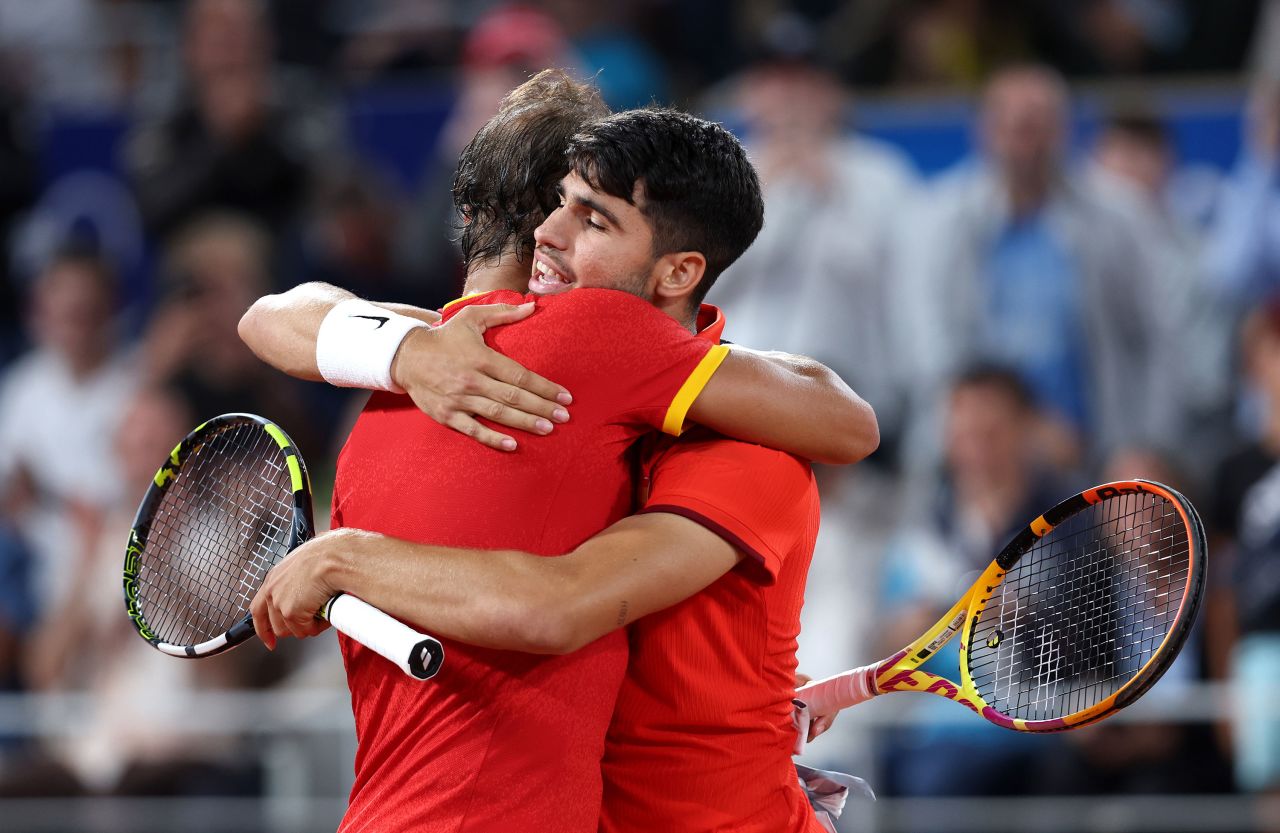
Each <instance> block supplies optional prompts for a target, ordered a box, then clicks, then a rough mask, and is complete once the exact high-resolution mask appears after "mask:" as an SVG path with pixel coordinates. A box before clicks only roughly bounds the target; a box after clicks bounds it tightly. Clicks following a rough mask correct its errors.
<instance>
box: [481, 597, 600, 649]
mask: <svg viewBox="0 0 1280 833" xmlns="http://www.w3.org/2000/svg"><path fill="white" fill-rule="evenodd" d="M497 629H498V630H500V631H501V632H502V633H503V634H504V635H503V636H502V637H501V638H500V642H501V643H502V647H504V648H508V649H510V650H516V651H523V652H525V653H527V654H571V653H573V652H574V651H576V650H578V648H581V647H582V646H583V645H585V644H586V641H584V640H582V639H581V637H580V635H579V633H578V629H577V628H576V627H575V623H574V621H573V618H572V616H571V615H570V614H569V613H568V611H566V610H565V608H564V606H563V605H557V604H555V603H552V602H549V601H547V600H532V599H529V600H525V601H524V602H520V603H516V604H513V605H510V606H509V607H508V608H507V610H506V611H505V612H504V614H503V616H502V620H501V621H500V622H499V623H498V624H497Z"/></svg>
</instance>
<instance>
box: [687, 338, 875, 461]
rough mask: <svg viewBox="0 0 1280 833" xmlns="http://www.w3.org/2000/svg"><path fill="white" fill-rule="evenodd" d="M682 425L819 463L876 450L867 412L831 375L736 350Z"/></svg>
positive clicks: (821, 368)
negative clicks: (690, 423)
mask: <svg viewBox="0 0 1280 833" xmlns="http://www.w3.org/2000/svg"><path fill="white" fill-rule="evenodd" d="M689 419H691V420H692V421H694V422H697V423H699V424H701V425H705V426H707V427H708V428H713V429H715V430H716V431H719V432H720V433H721V434H725V435H726V436H730V437H735V438H737V439H740V440H747V441H748V442H754V443H759V444H760V445H767V446H769V447H771V448H777V449H781V450H782V451H787V452H790V453H792V454H796V455H798V456H800V457H804V458H806V459H808V460H814V461H816V462H819V463H835V464H848V463H856V462H858V461H859V460H861V459H863V458H864V457H866V456H867V455H868V454H870V453H871V452H873V451H875V450H876V447H877V446H879V445H880V427H879V424H878V423H877V422H876V415H875V411H873V410H872V409H871V406H870V405H868V404H867V403H866V401H865V400H863V399H862V397H860V396H858V394H856V393H854V392H853V390H852V389H851V388H850V387H849V386H848V385H846V384H845V383H844V381H843V380H842V379H841V378H840V377H839V376H837V375H836V373H835V371H833V370H831V369H830V368H828V367H826V366H825V365H823V364H821V363H819V362H816V361H814V360H813V359H808V358H805V357H803V356H793V355H790V354H788V353H776V352H774V353H762V352H759V351H755V350H750V349H747V348H744V347H739V346H737V345H735V346H734V347H733V349H731V350H730V351H729V355H728V356H727V357H725V360H724V362H723V363H722V364H721V365H720V368H719V369H718V370H716V372H715V374H714V375H713V376H712V377H711V379H710V381H708V382H707V385H706V387H705V388H703V390H702V393H701V394H699V396H698V398H697V399H696V400H694V403H693V405H692V406H691V407H690V409H689Z"/></svg>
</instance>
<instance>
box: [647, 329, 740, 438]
mask: <svg viewBox="0 0 1280 833" xmlns="http://www.w3.org/2000/svg"><path fill="white" fill-rule="evenodd" d="M727 355H729V348H728V347H725V346H724V345H723V344H717V345H716V346H714V347H712V348H711V351H710V352H709V353H707V355H705V356H703V357H702V361H700V362H698V366H697V367H695V368H694V369H693V372H692V373H690V374H689V378H688V379H686V380H685V382H684V384H683V385H681V386H680V390H679V391H677V392H676V397H675V399H673V400H671V407H670V408H667V416H666V418H665V419H663V420H662V433H664V434H670V435H671V436H673V437H678V436H680V435H681V434H682V433H684V420H685V417H686V416H687V415H688V414H689V409H690V408H692V407H693V403H694V402H695V401H696V400H697V398H698V396H699V395H700V394H701V393H702V389H703V388H705V387H706V386H707V382H709V381H711V377H712V375H714V374H715V372H716V370H717V369H718V368H719V367H720V363H721V362H723V361H724V357H725V356H727Z"/></svg>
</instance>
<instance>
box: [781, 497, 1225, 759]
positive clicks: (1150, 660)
mask: <svg viewBox="0 0 1280 833" xmlns="http://www.w3.org/2000/svg"><path fill="white" fill-rule="evenodd" d="M1206 559H1207V555H1206V548H1205V536H1204V528H1203V525H1202V524H1201V522H1200V518H1199V516H1198V515H1197V514H1196V511H1195V508H1194V507H1193V506H1192V505H1191V503H1190V501H1188V500H1187V499H1186V498H1185V497H1183V496H1182V495H1180V494H1179V493H1177V492H1175V491H1174V490H1173V489H1170V488H1169V487H1167V486H1163V485H1161V484H1159V483H1154V482H1150V481H1146V480H1129V481H1120V482H1115V483H1107V484H1105V485H1102V486H1097V487H1095V488H1093V489H1089V490H1087V491H1084V492H1081V493H1080V494H1078V495H1075V496H1073V497H1070V498H1068V499H1067V500H1064V501H1062V502H1061V503H1059V504H1058V505H1057V506H1055V507H1053V508H1052V509H1050V510H1049V511H1047V512H1045V513H1044V514H1043V515H1041V516H1040V517H1038V518H1036V519H1035V520H1034V521H1033V522H1032V523H1031V524H1030V525H1029V526H1028V527H1026V528H1025V529H1023V530H1022V531H1021V532H1020V533H1018V534H1017V535H1016V536H1015V537H1014V539H1013V540H1012V541H1010V542H1009V544H1008V545H1007V546H1006V547H1005V548H1004V549H1003V550H1002V551H1001V552H1000V554H999V555H997V556H996V558H995V560H994V561H992V562H991V564H990V565H989V566H988V567H987V568H986V569H985V570H984V571H983V573H982V575H981V576H980V577H979V578H978V580H977V581H976V582H974V584H973V585H972V586H971V587H970V588H969V589H968V591H967V592H966V593H965V594H964V596H963V597H962V598H961V599H960V600H959V601H957V602H956V603H955V605H953V606H952V608H951V609H950V610H949V611H947V613H946V615H944V616H943V617H942V618H941V619H940V620H938V622H937V624H935V625H934V626H933V627H932V628H930V629H929V630H928V631H927V632H926V633H925V634H924V635H922V636H921V637H920V638H919V639H917V640H915V641H914V642H912V643H911V644H910V645H908V646H907V647H905V648H903V649H902V650H900V651H898V652H897V653H895V654H894V655H893V656H891V657H889V658H887V659H884V660H882V661H880V662H877V663H873V664H871V665H866V666H863V667H861V668H855V669H853V670H851V671H847V672H845V673H843V674H838V675H836V676H834V677H830V678H828V679H825V680H818V681H815V682H812V683H809V684H807V685H805V686H803V687H801V688H800V689H799V690H798V691H797V692H796V700H797V703H796V706H797V710H798V713H803V712H804V710H805V707H807V715H811V716H813V717H815V718H816V717H818V716H821V715H829V714H832V713H834V712H835V711H838V710H839V709H843V708H847V707H849V706H852V705H855V704H857V703H860V702H863V701H864V700H869V699H871V698H872V697H875V696H877V695H880V694H885V693H887V692H896V691H922V692H925V693H928V694H936V695H939V696H941V697H945V698H947V699H948V700H953V701H955V702H957V703H960V704H961V705H963V706H966V707H968V708H969V709H970V710H971V711H973V712H974V713H976V714H978V715H980V716H982V717H984V718H986V719H987V720H989V721H990V722H992V723H994V724H996V725H997V726H1003V727H1004V728H1006V729H1012V730H1014V731H1018V732H1060V731H1063V730H1066V729H1075V728H1078V727H1080V726H1086V725H1088V724H1090V723H1096V722H1097V721H1099V720H1102V719H1103V718H1106V717H1107V716H1109V715H1111V714H1114V713H1115V712H1116V711H1118V710H1120V709H1122V708H1124V707H1125V706H1128V705H1130V704H1132V703H1133V702H1134V701H1136V700H1137V699H1138V698H1139V697H1141V696H1142V695H1143V694H1144V693H1145V692H1146V691H1147V690H1148V689H1150V688H1151V686H1152V685H1154V684H1155V682H1156V681H1157V680H1159V679H1160V677H1161V675H1163V674H1164V672H1165V671H1166V670H1167V669H1168V668H1169V666H1170V665H1171V664H1172V663H1173V660H1174V659H1175V658H1176V657H1177V655H1178V652H1179V650H1181V648H1182V646H1183V644H1185V642H1186V640H1187V635H1188V634H1189V632H1190V630H1191V625H1192V622H1193V621H1194V620H1195V615H1196V610H1197V608H1198V607H1199V604H1200V597H1201V594H1202V593H1203V589H1204V578H1205V565H1206ZM956 634H960V668H959V682H957V681H955V680H949V679H946V678H944V677H941V676H938V675H937V674H933V673H930V672H928V671H923V670H921V669H920V668H919V666H920V665H921V664H923V663H924V662H925V661H926V660H928V659H929V658H930V657H931V656H933V655H934V654H936V653H937V652H938V649H940V648H941V647H942V646H943V645H945V644H946V643H947V642H949V641H950V640H951V639H952V638H953V637H955V636H956ZM806 719H807V716H806ZM802 737H803V732H802ZM802 747H803V742H801V744H800V748H802Z"/></svg>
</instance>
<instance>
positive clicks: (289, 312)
mask: <svg viewBox="0 0 1280 833" xmlns="http://www.w3.org/2000/svg"><path fill="white" fill-rule="evenodd" d="M353 297H354V296H353V295H352V294H351V293H349V292H347V291H345V290H342V289H338V288H337V287H333V286H328V285H326V284H319V283H308V284H302V285H301V286H298V287H295V288H293V289H291V290H289V291H287V292H284V293H281V294H278V295H268V296H265V297H263V298H261V299H259V300H258V301H256V302H254V304H253V305H252V306H251V307H250V308H249V310H248V311H247V312H246V313H245V314H244V317H243V318H241V320H240V326H239V332H240V337H241V338H242V339H243V340H244V341H245V343H246V344H248V345H249V347H250V348H252V349H253V351H254V353H256V354H257V355H258V357H259V358H261V359H262V360H263V361H265V362H266V363H267V364H270V365H272V366H273V367H275V368H276V369H278V370H281V371H284V372H285V373H288V374H290V375H292V376H297V377H300V378H303V379H310V380H316V381H318V380H320V379H321V378H322V377H321V375H320V371H319V368H318V366H317V364H316V342H317V337H318V334H319V332H320V325H321V322H323V321H324V318H325V316H326V315H327V314H328V313H329V311H330V310H332V309H333V307H334V306H336V305H337V304H339V303H341V302H342V301H346V300H349V299H351V298H353ZM379 306H381V307H383V308H385V309H390V310H392V311H393V312H398V313H400V314H401V315H407V316H410V317H414V318H418V319H420V320H423V321H428V322H430V321H434V320H437V319H438V316H436V314H435V313H432V312H429V311H426V310H421V309H417V308H414V307H405V306H401V305H394V304H380V305H379ZM532 311H533V308H532V306H531V305H524V306H521V307H513V306H510V305H504V304H497V305H492V306H472V307H468V308H467V309H464V310H461V311H460V312H459V313H458V315H457V316H455V317H454V319H453V320H452V321H450V322H449V323H448V324H445V325H444V326H441V327H437V328H430V329H428V328H418V329H415V330H412V331H410V332H409V334H408V335H407V336H406V337H405V339H404V342H403V343H402V344H401V346H400V349H399V350H398V351H397V353H396V355H395V359H394V361H393V363H392V366H391V376H392V379H393V380H394V381H395V382H396V383H397V384H398V385H399V386H400V387H402V388H404V390H405V392H406V393H408V394H409V395H410V396H411V397H413V400H414V402H416V403H417V404H418V407H420V408H421V409H422V410H423V411H424V412H425V413H426V414H427V415H428V416H430V417H431V418H432V419H434V420H436V421H437V422H439V423H441V424H443V425H447V426H448V427H450V428H454V429H455V430H458V431H460V432H462V433H464V434H467V435H468V436H470V437H473V438H474V439H476V440H478V441H479V442H482V443H484V444H485V445H488V446H491V447H493V448H499V449H503V450H513V449H514V448H515V447H516V442H515V440H514V438H512V437H510V436H509V435H506V434H502V433H500V432H498V431H495V430H492V429H491V428H489V427H487V426H485V425H483V424H482V423H480V422H478V421H477V420H476V419H475V417H477V416H482V417H484V418H486V419H489V420H491V421H493V422H496V423H498V424H500V425H505V426H508V427H511V428H518V429H521V430H524V431H528V432H531V433H536V434H546V433H548V432H550V431H551V430H552V423H553V422H564V421H566V420H567V419H568V413H567V412H566V411H565V410H564V407H563V406H564V405H566V404H568V403H569V402H571V401H572V397H571V396H570V392H568V391H565V390H564V389H563V388H561V387H560V386H559V385H556V384H554V383H553V382H550V381H548V380H546V379H544V378H542V377H541V376H538V375H537V374H535V373H533V372H531V371H528V370H526V369H524V368H523V367H521V366H520V365H519V364H517V363H516V362H514V361H512V360H511V359H508V358H507V357H505V356H503V355H502V354H500V353H498V352H496V351H494V350H491V349H489V347H488V346H486V345H485V343H484V338H483V335H484V332H485V329H486V328H488V327H492V326H498V325H499V324H507V323H511V322H514V321H518V320H520V319H522V318H524V317H526V316H527V315H529V314H530V313H531V312H532ZM689 418H690V419H691V420H693V421H694V422H697V423H700V424H702V425H706V426H707V427H709V428H712V429H714V430H716V431H719V432H720V433H722V434H725V435H727V436H732V437H736V438H738V439H742V440H747V441H749V442H756V443H760V444H761V445H767V446H770V447H773V448H778V449H781V450H783V451H787V452H789V453H792V454H796V455H798V456H801V457H805V458H807V459H810V460H815V461H817V462H822V463H836V464H845V463H854V462H857V461H858V460H861V459H862V458H864V457H866V456H867V455H868V454H870V453H871V452H872V451H874V450H875V448H876V446H877V445H878V444H879V429H878V426H877V424H876V418H875V413H874V412H873V411H872V409H871V407H870V406H869V405H868V404H867V403H866V402H865V401H863V400H862V398H861V397H859V396H858V395H857V394H856V393H854V392H853V391H852V390H851V389H850V388H849V386H848V385H846V384H845V383H844V382H843V381H842V380H841V379H840V377H838V376H837V375H836V374H835V373H834V372H832V371H831V370H830V369H828V368H827V367H825V366H823V365H822V364H819V363H818V362H815V361H813V360H812V359H806V358H803V357H799V356H792V355H789V354H786V353H761V352H757V351H754V350H749V349H746V348H742V347H738V346H734V347H733V349H732V350H731V351H730V353H729V356H728V357H727V358H726V359H725V360H724V362H723V363H722V364H721V366H720V368H719V369H718V370H717V371H716V372H715V374H714V375H713V376H712V377H711V379H710V381H708V382H707V385H706V387H705V388H704V389H703V391H702V393H701V394H700V395H699V396H698V398H697V400H696V401H695V402H694V403H693V405H692V407H691V408H690V411H689Z"/></svg>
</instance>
